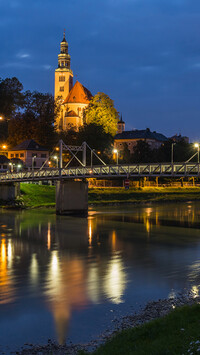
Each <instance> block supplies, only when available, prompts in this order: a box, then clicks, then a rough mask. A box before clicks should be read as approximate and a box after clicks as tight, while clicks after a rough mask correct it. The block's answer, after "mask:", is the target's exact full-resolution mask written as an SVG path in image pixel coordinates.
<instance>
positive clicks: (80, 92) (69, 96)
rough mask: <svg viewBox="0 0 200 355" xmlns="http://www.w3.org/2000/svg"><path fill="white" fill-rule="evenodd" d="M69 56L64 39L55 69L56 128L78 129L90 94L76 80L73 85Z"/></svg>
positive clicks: (90, 96)
mask: <svg viewBox="0 0 200 355" xmlns="http://www.w3.org/2000/svg"><path fill="white" fill-rule="evenodd" d="M70 62H71V57H70V55H69V53H68V43H67V41H66V39H65V32H64V36H63V40H62V42H61V44H60V53H59V54H58V68H57V69H56V70H55V91H54V97H55V100H57V99H58V100H60V102H61V110H60V114H59V116H58V117H57V121H56V127H57V130H58V131H59V130H65V131H67V130H70V129H73V130H75V131H78V130H79V128H80V127H81V126H82V125H83V113H84V110H85V108H86V107H87V106H88V104H89V102H90V100H91V98H92V94H91V92H90V91H89V90H88V89H87V88H86V87H84V86H83V85H82V84H81V83H79V82H78V81H76V83H75V85H74V86H73V72H72V70H71V63H70Z"/></svg>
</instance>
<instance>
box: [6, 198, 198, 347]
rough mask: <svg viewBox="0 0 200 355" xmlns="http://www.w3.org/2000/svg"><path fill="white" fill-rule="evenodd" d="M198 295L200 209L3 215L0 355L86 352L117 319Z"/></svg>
mask: <svg viewBox="0 0 200 355" xmlns="http://www.w3.org/2000/svg"><path fill="white" fill-rule="evenodd" d="M199 287H200V203H195V202H190V203H181V204H180V203H174V204H172V203H171V204H162V205H143V206H139V207H138V206H136V205H133V206H130V205H129V206H118V207H111V206H110V207H99V208H96V207H95V208H90V210H89V216H88V218H87V219H86V218H71V217H65V216H62V217H61V216H56V215H55V213H54V210H51V209H46V210H28V211H17V212H16V211H15V212H14V211H3V210H1V212H0V353H2V352H3V351H4V352H5V353H6V354H10V353H11V351H12V350H14V349H20V347H21V346H22V345H23V344H24V343H32V344H35V343H38V344H45V343H47V341H48V339H49V338H51V339H55V340H57V341H58V342H59V343H60V344H62V343H63V342H65V341H67V342H69V341H72V342H75V343H76V342H78V343H80V342H87V341H89V340H92V339H95V338H97V336H98V335H99V334H100V333H101V332H103V331H104V330H105V329H107V328H109V327H110V326H111V324H112V321H113V319H114V318H115V317H120V316H121V315H125V314H129V313H130V312H134V311H137V310H138V309H139V308H140V306H144V305H145V304H146V303H147V302H148V301H150V300H156V299H159V298H166V297H169V296H170V297H171V296H173V295H175V294H177V293H178V292H183V291H184V290H186V289H187V290H191V291H192V292H193V293H194V295H197V294H198V292H199Z"/></svg>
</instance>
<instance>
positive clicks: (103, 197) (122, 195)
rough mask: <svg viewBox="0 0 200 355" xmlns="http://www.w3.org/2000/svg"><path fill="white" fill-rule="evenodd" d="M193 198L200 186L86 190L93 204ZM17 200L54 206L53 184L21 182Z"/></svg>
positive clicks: (29, 204)
mask: <svg viewBox="0 0 200 355" xmlns="http://www.w3.org/2000/svg"><path fill="white" fill-rule="evenodd" d="M194 200H200V187H178V188H177V187H141V188H131V189H129V190H125V189H124V188H123V187H117V188H90V189H89V192H88V202H89V205H93V206H97V205H106V204H110V205H112V204H113V205H115V204H123V203H147V202H170V201H194ZM18 202H19V205H21V206H22V207H24V208H37V207H54V206H55V186H48V185H36V184H21V196H20V198H19V199H18Z"/></svg>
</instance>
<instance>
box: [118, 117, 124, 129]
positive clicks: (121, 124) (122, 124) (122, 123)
mask: <svg viewBox="0 0 200 355" xmlns="http://www.w3.org/2000/svg"><path fill="white" fill-rule="evenodd" d="M124 131H125V122H124V121H123V120H122V115H121V118H120V120H119V121H118V122H117V133H122V132H124Z"/></svg>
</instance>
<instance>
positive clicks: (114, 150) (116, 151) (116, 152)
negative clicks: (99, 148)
mask: <svg viewBox="0 0 200 355" xmlns="http://www.w3.org/2000/svg"><path fill="white" fill-rule="evenodd" d="M113 153H114V154H116V157H117V159H116V161H117V165H118V150H117V149H113Z"/></svg>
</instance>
